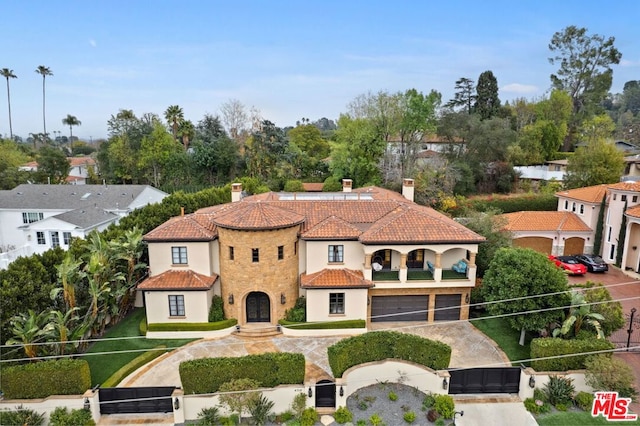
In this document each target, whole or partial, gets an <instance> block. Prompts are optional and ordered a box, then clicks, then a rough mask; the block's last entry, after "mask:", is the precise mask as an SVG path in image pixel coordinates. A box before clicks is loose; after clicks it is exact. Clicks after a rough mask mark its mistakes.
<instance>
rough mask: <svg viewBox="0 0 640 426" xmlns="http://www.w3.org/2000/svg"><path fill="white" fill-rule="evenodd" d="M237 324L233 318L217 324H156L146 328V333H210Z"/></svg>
mask: <svg viewBox="0 0 640 426" xmlns="http://www.w3.org/2000/svg"><path fill="white" fill-rule="evenodd" d="M237 323H238V320H237V319H235V318H230V319H228V320H222V321H218V322H156V323H151V324H149V325H148V326H147V330H148V331H212V330H224V329H225V328H229V327H233V326H234V325H236V324H237Z"/></svg>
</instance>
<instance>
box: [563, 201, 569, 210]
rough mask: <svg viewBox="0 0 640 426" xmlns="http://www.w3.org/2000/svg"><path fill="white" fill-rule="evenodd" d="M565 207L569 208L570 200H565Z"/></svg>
mask: <svg viewBox="0 0 640 426" xmlns="http://www.w3.org/2000/svg"><path fill="white" fill-rule="evenodd" d="M564 209H565V210H569V200H564Z"/></svg>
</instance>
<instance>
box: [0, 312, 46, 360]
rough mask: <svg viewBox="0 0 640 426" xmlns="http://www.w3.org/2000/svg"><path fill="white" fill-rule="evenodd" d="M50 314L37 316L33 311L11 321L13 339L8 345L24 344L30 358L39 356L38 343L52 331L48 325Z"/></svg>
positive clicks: (17, 316)
mask: <svg viewBox="0 0 640 426" xmlns="http://www.w3.org/2000/svg"><path fill="white" fill-rule="evenodd" d="M48 319H49V312H41V313H39V314H36V313H35V312H34V310H33V309H29V310H28V311H27V313H21V314H20V315H16V316H15V317H13V318H12V319H11V333H12V334H13V337H12V338H10V339H9V340H7V345H16V344H22V345H23V348H24V353H25V354H26V355H27V357H29V358H35V357H36V355H37V354H38V345H35V343H38V341H39V340H40V339H41V338H42V337H44V336H46V335H47V334H48V333H49V331H50V330H51V325H49V324H48Z"/></svg>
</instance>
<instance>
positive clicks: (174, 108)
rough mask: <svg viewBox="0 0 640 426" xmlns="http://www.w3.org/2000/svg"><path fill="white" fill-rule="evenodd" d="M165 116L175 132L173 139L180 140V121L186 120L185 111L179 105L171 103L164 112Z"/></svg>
mask: <svg viewBox="0 0 640 426" xmlns="http://www.w3.org/2000/svg"><path fill="white" fill-rule="evenodd" d="M164 118H165V119H166V120H167V123H168V124H169V127H171V131H172V132H173V139H174V140H178V128H179V127H180V123H182V121H183V120H184V112H182V108H180V106H178V105H170V106H169V107H168V108H167V109H166V111H165V112H164Z"/></svg>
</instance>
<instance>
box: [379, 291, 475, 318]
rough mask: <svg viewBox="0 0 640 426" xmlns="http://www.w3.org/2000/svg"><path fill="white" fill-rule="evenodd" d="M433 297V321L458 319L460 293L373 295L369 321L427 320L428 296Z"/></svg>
mask: <svg viewBox="0 0 640 426" xmlns="http://www.w3.org/2000/svg"><path fill="white" fill-rule="evenodd" d="M430 297H435V311H434V313H433V319H434V321H453V320H458V319H460V304H461V300H462V295H461V294H459V293H458V294H436V295H431V296H429V295H402V296H397V295H394V296H373V297H372V298H371V321H372V322H383V321H427V320H428V318H429V315H428V314H429V298H430Z"/></svg>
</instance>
